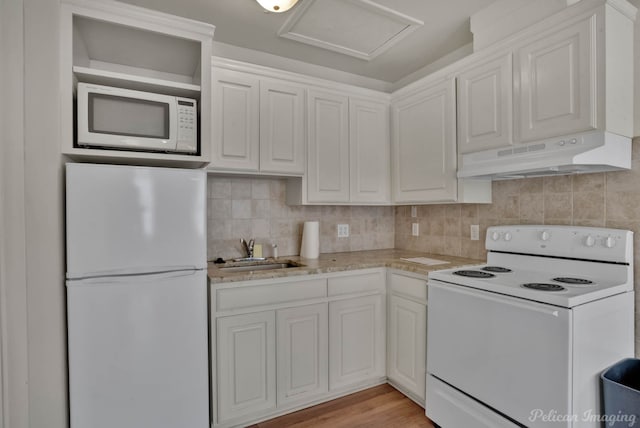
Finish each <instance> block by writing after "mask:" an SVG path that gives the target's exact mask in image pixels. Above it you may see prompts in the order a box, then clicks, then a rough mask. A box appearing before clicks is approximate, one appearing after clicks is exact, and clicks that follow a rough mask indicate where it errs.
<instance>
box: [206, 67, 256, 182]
mask: <svg viewBox="0 0 640 428" xmlns="http://www.w3.org/2000/svg"><path fill="white" fill-rule="evenodd" d="M212 81H213V150H212V159H211V165H210V166H211V167H215V168H223V169H235V170H242V171H258V168H259V162H260V140H259V127H260V118H259V112H260V110H259V109H260V106H259V104H258V100H259V96H260V80H259V79H258V78H257V77H255V76H253V75H251V74H246V73H239V72H236V71H229V70H225V69H222V68H214V69H213V78H212Z"/></svg>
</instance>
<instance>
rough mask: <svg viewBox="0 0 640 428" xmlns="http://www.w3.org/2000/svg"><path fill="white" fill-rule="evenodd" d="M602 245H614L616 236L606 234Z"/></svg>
mask: <svg viewBox="0 0 640 428" xmlns="http://www.w3.org/2000/svg"><path fill="white" fill-rule="evenodd" d="M604 246H605V247H607V248H613V247H615V246H616V238H614V237H613V236H607V237H606V238H605V240H604Z"/></svg>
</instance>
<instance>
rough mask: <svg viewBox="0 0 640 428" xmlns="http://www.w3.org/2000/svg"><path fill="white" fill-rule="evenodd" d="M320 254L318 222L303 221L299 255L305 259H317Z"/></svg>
mask: <svg viewBox="0 0 640 428" xmlns="http://www.w3.org/2000/svg"><path fill="white" fill-rule="evenodd" d="M319 255H320V223H319V222H317V221H305V222H304V226H303V228H302V244H301V245H300V257H302V258H305V259H317V258H318V256H319Z"/></svg>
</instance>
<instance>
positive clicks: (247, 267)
mask: <svg viewBox="0 0 640 428" xmlns="http://www.w3.org/2000/svg"><path fill="white" fill-rule="evenodd" d="M300 266H303V265H301V264H299V263H296V262H292V261H287V262H281V263H276V262H271V263H269V262H258V263H242V264H240V263H238V264H237V265H234V266H223V267H220V268H219V269H220V270H221V271H224V272H251V271H258V270H279V269H289V268H295V267H300Z"/></svg>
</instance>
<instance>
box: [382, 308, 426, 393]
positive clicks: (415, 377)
mask: <svg viewBox="0 0 640 428" xmlns="http://www.w3.org/2000/svg"><path fill="white" fill-rule="evenodd" d="M426 330H427V307H426V306H425V305H424V304H420V303H417V302H415V301H413V300H409V299H405V298H403V297H399V296H393V295H392V296H390V297H389V329H388V330H387V335H388V339H387V342H388V346H389V350H388V355H389V363H388V365H387V376H388V377H389V380H391V381H392V382H393V383H395V384H397V385H398V386H399V387H401V388H403V389H404V390H405V391H406V392H410V393H411V394H412V395H413V398H414V399H417V400H419V401H421V402H423V403H424V396H425V373H426V363H427V360H426V352H427V347H426V342H427V335H426Z"/></svg>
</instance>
